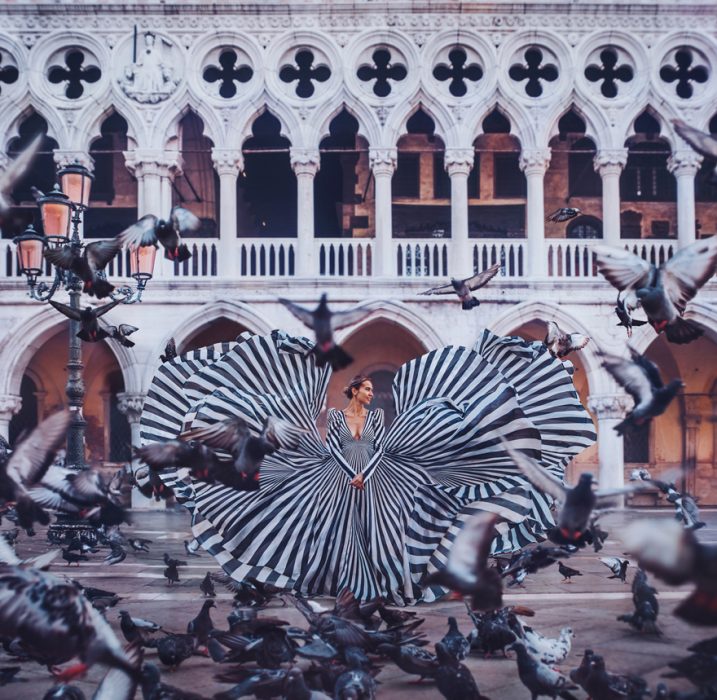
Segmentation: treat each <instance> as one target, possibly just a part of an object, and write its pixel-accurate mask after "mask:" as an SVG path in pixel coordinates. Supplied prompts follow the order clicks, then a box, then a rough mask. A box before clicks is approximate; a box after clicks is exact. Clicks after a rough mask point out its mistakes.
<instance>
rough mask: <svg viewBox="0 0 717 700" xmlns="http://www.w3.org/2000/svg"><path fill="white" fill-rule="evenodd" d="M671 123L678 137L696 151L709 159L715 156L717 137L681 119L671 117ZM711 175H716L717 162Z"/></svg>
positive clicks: (716, 156)
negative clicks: (713, 173)
mask: <svg viewBox="0 0 717 700" xmlns="http://www.w3.org/2000/svg"><path fill="white" fill-rule="evenodd" d="M672 125H673V126H674V127H675V131H676V132H677V133H678V134H679V135H680V137H681V138H683V139H684V140H685V141H687V143H689V144H690V146H692V148H694V150H695V151H697V153H699V154H700V155H702V156H704V157H705V158H709V159H711V160H715V159H716V158H717V138H715V137H714V136H712V135H711V134H706V133H705V132H703V131H700V130H699V129H695V128H694V127H693V126H690V125H689V124H686V123H685V122H683V121H682V120H681V119H673V120H672ZM713 177H717V164H715V175H714V176H713Z"/></svg>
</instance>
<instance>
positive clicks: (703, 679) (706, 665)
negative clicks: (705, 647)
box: [662, 654, 717, 700]
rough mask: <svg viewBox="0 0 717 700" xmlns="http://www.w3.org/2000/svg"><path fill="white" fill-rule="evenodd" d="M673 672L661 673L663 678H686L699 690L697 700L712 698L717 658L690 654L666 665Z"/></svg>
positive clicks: (716, 677)
mask: <svg viewBox="0 0 717 700" xmlns="http://www.w3.org/2000/svg"><path fill="white" fill-rule="evenodd" d="M667 665H668V666H669V667H670V668H672V669H674V670H673V671H668V672H667V673H663V674H662V677H663V678H687V679H689V681H690V683H693V684H694V685H696V686H697V687H698V688H699V689H700V693H701V694H700V695H699V696H698V698H699V700H701V699H702V698H714V696H715V688H717V657H715V656H712V655H711V654H691V655H690V656H686V657H685V658H683V659H679V660H678V661H670V662H669V663H668V664H667Z"/></svg>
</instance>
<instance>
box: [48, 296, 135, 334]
mask: <svg viewBox="0 0 717 700" xmlns="http://www.w3.org/2000/svg"><path fill="white" fill-rule="evenodd" d="M120 301H121V299H115V300H114V301H111V302H109V304H105V305H104V306H96V307H92V306H86V307H85V308H84V310H80V309H73V308H72V307H70V306H67V304H62V303H60V302H59V301H53V300H52V299H50V304H52V306H54V307H55V308H56V309H57V310H58V311H59V312H60V313H61V314H63V315H65V316H67V318H69V319H71V320H72V321H79V322H80V324H81V328H80V332H79V333H78V334H77V337H78V338H80V340H84V341H85V342H86V343H96V342H98V341H99V340H103V339H104V338H108V337H109V335H110V334H109V333H108V332H107V331H106V330H105V329H104V328H103V327H102V326H100V324H99V321H98V320H97V319H98V318H99V317H100V316H104V315H105V314H106V313H107V312H108V311H110V309H114V307H115V306H117V304H119V303H120Z"/></svg>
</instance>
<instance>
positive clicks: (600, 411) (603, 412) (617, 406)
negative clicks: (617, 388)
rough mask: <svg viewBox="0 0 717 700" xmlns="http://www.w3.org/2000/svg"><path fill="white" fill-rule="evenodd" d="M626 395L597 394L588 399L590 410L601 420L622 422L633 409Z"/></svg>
mask: <svg viewBox="0 0 717 700" xmlns="http://www.w3.org/2000/svg"><path fill="white" fill-rule="evenodd" d="M632 403H633V402H632V400H631V399H630V397H629V396H627V395H626V394H595V395H590V396H589V397H588V409H589V410H590V411H591V412H592V413H594V414H595V415H596V416H597V419H598V420H599V421H600V420H622V419H623V418H624V417H625V416H626V415H627V412H628V411H629V410H630V409H631V408H632Z"/></svg>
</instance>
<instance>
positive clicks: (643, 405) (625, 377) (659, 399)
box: [598, 348, 685, 435]
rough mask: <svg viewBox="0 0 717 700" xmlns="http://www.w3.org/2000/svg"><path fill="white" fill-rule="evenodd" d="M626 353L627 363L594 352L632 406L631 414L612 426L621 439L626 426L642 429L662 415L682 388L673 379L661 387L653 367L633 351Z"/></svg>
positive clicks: (659, 379)
mask: <svg viewBox="0 0 717 700" xmlns="http://www.w3.org/2000/svg"><path fill="white" fill-rule="evenodd" d="M629 349H630V356H631V359H629V360H628V359H625V358H624V357H619V356H618V355H607V354H604V353H601V352H598V354H599V355H600V356H601V357H603V367H604V368H605V369H606V370H607V371H608V372H609V373H610V374H611V375H612V376H613V378H614V379H615V381H616V382H617V383H618V384H619V385H620V386H622V387H623V388H624V389H625V391H626V392H627V393H628V394H630V396H631V397H632V399H633V401H634V402H635V404H634V406H633V409H632V411H630V413H628V414H627V416H626V417H625V419H624V420H622V421H621V422H620V423H618V424H617V425H616V426H614V430H615V431H616V432H617V434H618V435H622V434H623V433H624V432H625V430H626V428H627V426H629V425H642V424H643V423H645V422H647V421H649V420H651V419H652V418H655V417H656V416H660V415H662V414H663V413H664V412H665V411H666V410H667V407H668V406H669V405H670V402H671V401H672V399H674V398H675V396H676V395H677V392H678V391H679V390H680V389H682V388H683V387H684V386H685V385H684V383H683V382H682V380H681V379H673V380H672V381H671V382H670V383H669V384H667V386H665V385H664V384H663V382H662V377H661V376H660V370H659V369H658V368H657V365H656V364H655V363H654V362H651V361H650V360H648V359H647V358H646V357H645V356H644V355H640V354H639V353H638V352H636V351H635V350H634V349H633V348H629Z"/></svg>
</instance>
